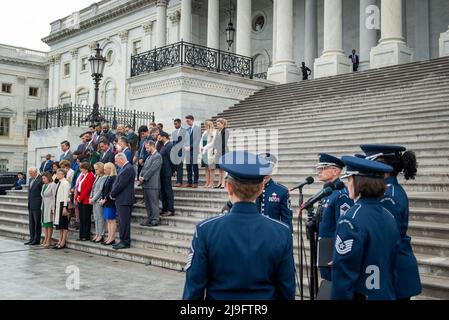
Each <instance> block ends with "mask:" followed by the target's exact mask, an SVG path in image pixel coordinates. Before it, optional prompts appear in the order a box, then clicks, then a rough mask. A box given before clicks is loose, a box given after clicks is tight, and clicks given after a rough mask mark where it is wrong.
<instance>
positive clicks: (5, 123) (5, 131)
mask: <svg viewBox="0 0 449 320" xmlns="http://www.w3.org/2000/svg"><path fill="white" fill-rule="evenodd" d="M0 136H2V137H7V136H9V118H0Z"/></svg>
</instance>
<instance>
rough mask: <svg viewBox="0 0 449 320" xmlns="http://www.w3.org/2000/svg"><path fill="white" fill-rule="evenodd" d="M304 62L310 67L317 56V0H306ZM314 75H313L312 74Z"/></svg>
mask: <svg viewBox="0 0 449 320" xmlns="http://www.w3.org/2000/svg"><path fill="white" fill-rule="evenodd" d="M304 31H305V40H304V62H305V63H306V66H308V67H309V68H310V67H311V66H312V65H313V63H314V61H315V59H316V57H317V50H318V49H317V42H318V39H317V5H316V0H306V5H305V30H304ZM312 76H313V75H312Z"/></svg>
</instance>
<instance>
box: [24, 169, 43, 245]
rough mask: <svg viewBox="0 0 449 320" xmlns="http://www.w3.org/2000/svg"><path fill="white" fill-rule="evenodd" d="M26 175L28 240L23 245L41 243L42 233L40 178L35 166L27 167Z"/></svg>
mask: <svg viewBox="0 0 449 320" xmlns="http://www.w3.org/2000/svg"><path fill="white" fill-rule="evenodd" d="M28 175H29V177H30V181H29V188H28V215H29V221H30V224H29V227H30V240H29V241H27V242H25V245H30V246H36V245H39V244H40V243H41V234H42V220H41V219H42V213H41V205H42V196H41V191H42V178H41V176H40V175H39V174H38V172H37V169H36V168H35V167H31V168H29V169H28Z"/></svg>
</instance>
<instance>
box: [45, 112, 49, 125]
mask: <svg viewBox="0 0 449 320" xmlns="http://www.w3.org/2000/svg"><path fill="white" fill-rule="evenodd" d="M48 116H49V114H48V108H47V110H45V129H48Z"/></svg>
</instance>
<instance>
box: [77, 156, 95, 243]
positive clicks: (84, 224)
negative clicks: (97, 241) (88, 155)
mask: <svg viewBox="0 0 449 320" xmlns="http://www.w3.org/2000/svg"><path fill="white" fill-rule="evenodd" d="M80 170H81V174H80V177H79V179H78V181H77V183H76V186H75V200H76V202H77V203H78V208H79V213H80V237H79V239H78V241H88V240H90V227H91V224H92V221H91V216H92V205H91V204H89V197H90V192H91V191H92V186H93V184H94V182H95V177H94V175H93V173H92V172H90V164H89V162H83V163H81V165H80Z"/></svg>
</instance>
